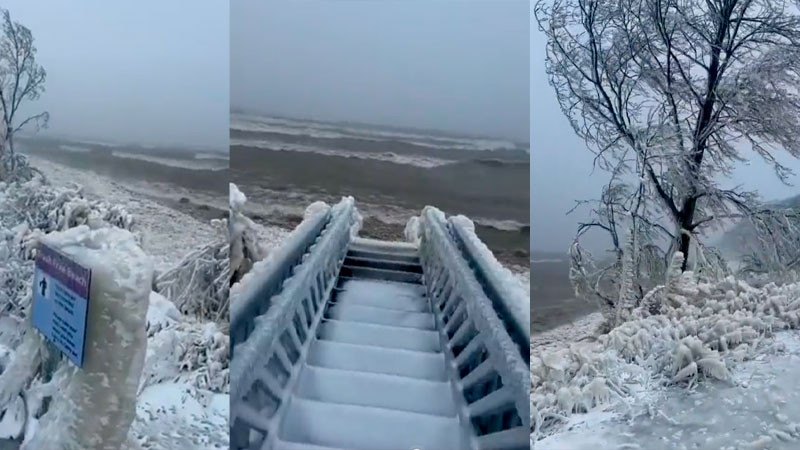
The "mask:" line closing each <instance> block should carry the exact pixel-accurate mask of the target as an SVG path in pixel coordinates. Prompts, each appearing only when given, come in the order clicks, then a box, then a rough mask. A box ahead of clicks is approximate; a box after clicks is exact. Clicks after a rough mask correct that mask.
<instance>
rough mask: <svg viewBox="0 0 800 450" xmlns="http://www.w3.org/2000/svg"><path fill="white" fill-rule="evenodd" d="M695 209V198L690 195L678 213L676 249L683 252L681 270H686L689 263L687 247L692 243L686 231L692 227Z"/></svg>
mask: <svg viewBox="0 0 800 450" xmlns="http://www.w3.org/2000/svg"><path fill="white" fill-rule="evenodd" d="M695 211H697V199H696V198H695V197H694V196H692V197H689V200H687V201H686V202H684V204H683V207H682V208H681V215H680V226H681V229H680V233H681V235H680V241H679V245H678V251H679V252H681V253H683V263H682V264H681V272H685V271H686V267H688V264H689V248H690V245H691V243H692V236H691V235H690V234H689V233H688V231H690V230H691V228H692V222H693V221H694V213H695Z"/></svg>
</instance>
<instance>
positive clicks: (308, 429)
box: [275, 242, 464, 450]
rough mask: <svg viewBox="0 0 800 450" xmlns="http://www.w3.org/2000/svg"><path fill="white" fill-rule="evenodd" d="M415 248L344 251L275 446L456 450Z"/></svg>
mask: <svg viewBox="0 0 800 450" xmlns="http://www.w3.org/2000/svg"><path fill="white" fill-rule="evenodd" d="M421 281H422V267H421V265H420V262H419V257H418V255H417V254H416V249H415V248H413V247H402V246H397V245H392V246H388V245H386V246H382V245H380V244H379V243H376V242H371V243H370V244H363V243H361V244H359V243H354V244H352V245H351V246H350V247H349V248H348V252H347V255H346V257H345V260H344V263H343V265H342V267H341V270H340V272H339V277H338V279H337V281H336V286H335V288H334V289H333V291H332V293H331V295H330V298H329V300H328V303H327V305H326V307H325V311H324V313H323V316H322V319H321V322H320V323H319V326H318V327H317V331H316V334H315V336H314V337H312V341H311V343H310V345H309V349H308V354H307V356H306V359H305V361H304V362H303V364H302V367H301V368H300V373H299V377H298V380H297V383H296V384H295V386H294V389H293V391H292V394H291V397H290V399H289V403H288V405H287V410H286V412H285V415H284V417H283V420H282V423H281V424H280V426H279V430H278V433H277V434H278V436H277V437H278V442H276V446H275V448H276V449H308V450H311V449H353V450H411V449H420V450H451V449H458V448H464V447H463V445H464V443H463V441H462V440H461V439H462V431H461V429H460V425H459V419H458V416H457V411H456V402H455V401H454V397H453V396H454V390H453V386H452V384H451V382H450V381H449V380H448V377H447V373H446V366H445V364H446V361H445V356H444V353H443V351H442V350H443V348H442V344H441V338H440V335H439V331H438V330H437V328H436V319H435V317H434V315H433V313H432V311H431V305H430V302H429V301H428V298H427V297H426V294H425V288H424V286H422V284H421Z"/></svg>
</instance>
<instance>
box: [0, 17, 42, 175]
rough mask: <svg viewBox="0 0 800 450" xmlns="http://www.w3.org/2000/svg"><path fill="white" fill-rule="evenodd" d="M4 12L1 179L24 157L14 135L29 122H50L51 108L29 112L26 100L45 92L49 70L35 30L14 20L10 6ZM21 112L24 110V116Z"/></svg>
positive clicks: (0, 42) (0, 41) (0, 54)
mask: <svg viewBox="0 0 800 450" xmlns="http://www.w3.org/2000/svg"><path fill="white" fill-rule="evenodd" d="M0 13H2V15H3V19H2V21H3V23H2V28H3V30H2V34H0V109H2V113H3V116H2V120H3V124H2V125H3V127H2V131H0V132H1V133H2V134H1V135H0V136H2V139H3V145H2V146H0V160H2V172H0V179H4V178H13V177H14V174H15V171H16V170H17V166H18V165H19V161H20V158H19V157H18V155H16V154H15V153H14V135H15V134H16V133H17V132H18V131H20V130H22V129H23V128H25V127H28V126H34V127H36V129H38V128H39V127H44V126H47V121H48V119H49V118H50V115H49V114H48V113H47V112H41V113H38V114H34V115H30V116H26V115H24V114H23V111H22V110H23V109H25V108H23V107H22V106H23V104H24V102H30V101H34V100H36V99H38V98H39V96H40V95H41V94H42V92H44V82H45V79H46V78H47V73H46V72H45V70H44V68H43V67H42V66H41V65H39V63H38V62H37V61H36V46H35V45H34V43H33V41H34V39H33V34H32V33H31V30H29V29H28V28H27V27H25V26H24V25H22V24H20V23H19V22H14V21H12V20H11V14H10V13H9V12H8V11H7V10H3V9H0ZM20 114H23V115H22V116H20Z"/></svg>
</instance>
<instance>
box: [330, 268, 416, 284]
mask: <svg viewBox="0 0 800 450" xmlns="http://www.w3.org/2000/svg"><path fill="white" fill-rule="evenodd" d="M339 274H340V275H342V276H345V277H350V278H364V279H368V280H384V281H397V282H400V283H410V284H417V285H418V284H420V283H422V275H421V274H419V273H413V272H401V271H398V270H388V269H375V268H372V267H354V266H348V265H343V266H342V268H341V270H340V271H339Z"/></svg>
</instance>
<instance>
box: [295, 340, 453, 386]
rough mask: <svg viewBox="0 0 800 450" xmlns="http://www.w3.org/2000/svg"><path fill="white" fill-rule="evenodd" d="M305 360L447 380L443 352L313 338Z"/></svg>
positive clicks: (340, 367) (375, 371) (359, 369)
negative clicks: (418, 350)
mask: <svg viewBox="0 0 800 450" xmlns="http://www.w3.org/2000/svg"><path fill="white" fill-rule="evenodd" d="M306 362H307V363H308V364H309V365H312V366H317V367H325V368H329V369H341V370H353V371H359V372H371V373H382V374H386V375H398V376H404V377H412V378H422V379H426V380H433V381H446V380H447V374H446V373H445V361H444V354H443V353H430V352H416V351H412V350H402V349H394V348H384V347H375V346H372V345H357V344H347V343H342V342H334V341H324V340H318V339H314V341H313V342H312V343H311V347H310V348H309V350H308V357H307V358H306Z"/></svg>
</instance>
